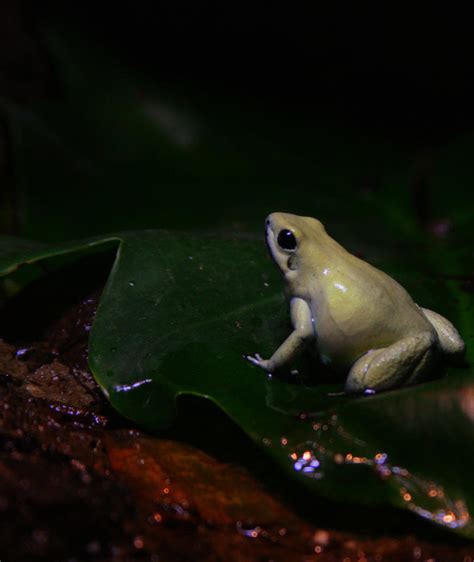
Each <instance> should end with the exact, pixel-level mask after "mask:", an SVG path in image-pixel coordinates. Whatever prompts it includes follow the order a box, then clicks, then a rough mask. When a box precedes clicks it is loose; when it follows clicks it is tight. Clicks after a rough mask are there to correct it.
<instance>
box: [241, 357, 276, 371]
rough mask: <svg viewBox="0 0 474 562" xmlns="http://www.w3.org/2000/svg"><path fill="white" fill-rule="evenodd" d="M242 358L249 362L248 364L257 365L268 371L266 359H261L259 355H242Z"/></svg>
mask: <svg viewBox="0 0 474 562" xmlns="http://www.w3.org/2000/svg"><path fill="white" fill-rule="evenodd" d="M244 358H245V359H247V361H250V363H253V364H254V365H257V367H260V368H262V369H263V370H264V371H267V372H269V371H270V369H269V363H270V361H268V360H267V359H262V357H261V356H260V354H259V353H256V354H255V355H244Z"/></svg>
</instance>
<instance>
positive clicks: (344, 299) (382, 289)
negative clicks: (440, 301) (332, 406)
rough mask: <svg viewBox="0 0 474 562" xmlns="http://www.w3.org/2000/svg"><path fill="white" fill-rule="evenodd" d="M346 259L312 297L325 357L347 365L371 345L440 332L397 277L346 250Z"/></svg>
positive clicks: (323, 280)
mask: <svg viewBox="0 0 474 562" xmlns="http://www.w3.org/2000/svg"><path fill="white" fill-rule="evenodd" d="M343 258H344V259H340V260H337V259H336V260H334V265H333V268H332V270H328V271H327V272H326V274H325V275H324V274H323V276H321V278H320V287H319V288H318V289H316V292H315V294H316V298H314V299H313V301H312V302H313V307H314V310H313V315H314V319H315V323H316V332H317V336H318V349H319V351H320V353H321V355H322V356H324V357H326V358H327V359H328V360H329V361H331V359H332V358H334V357H337V359H338V360H337V363H340V364H341V366H343V367H345V366H346V365H350V364H352V363H353V362H354V361H355V360H356V359H357V358H358V357H360V356H361V355H363V354H364V353H366V352H367V351H369V350H370V349H378V348H382V347H387V346H389V345H391V344H393V343H395V342H396V341H398V340H400V339H402V338H404V337H406V336H409V335H411V334H414V333H419V332H424V331H429V332H434V330H433V327H432V326H431V324H430V323H429V322H428V320H427V319H426V318H425V316H424V315H423V314H422V313H421V311H420V309H419V307H418V306H417V305H416V304H415V303H414V302H413V300H412V298H411V297H410V295H409V294H408V293H407V291H406V290H405V289H404V288H403V287H402V286H401V285H400V284H399V283H398V282H397V281H395V280H394V279H392V278H391V277H389V276H388V275H387V274H386V273H384V272H383V271H380V270H379V269H377V268H375V267H373V266H371V265H370V264H368V263H367V262H364V261H362V260H360V259H359V258H357V257H355V256H353V255H351V254H349V253H348V252H346V251H345V250H344V256H343ZM336 366H337V365H336Z"/></svg>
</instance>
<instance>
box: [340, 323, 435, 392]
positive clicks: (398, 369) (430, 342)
mask: <svg viewBox="0 0 474 562" xmlns="http://www.w3.org/2000/svg"><path fill="white" fill-rule="evenodd" d="M437 354H438V350H437V338H436V335H435V334H433V333H430V332H421V333H419V334H415V335H412V336H408V337H406V338H403V339H401V340H399V341H398V342H396V343H394V344H393V345H390V346H389V347H384V348H382V349H374V350H372V351H369V352H367V353H366V354H365V355H363V356H362V357H360V358H359V359H358V360H357V361H356V362H355V363H354V365H352V368H351V370H350V371H349V376H348V377H347V381H346V386H345V390H346V392H364V391H365V390H368V389H371V390H376V391H378V390H388V389H390V388H395V387H397V386H401V385H405V384H412V383H415V382H418V381H419V380H421V379H423V377H424V376H425V375H426V374H427V373H428V372H429V370H430V369H431V367H432V366H433V364H434V362H435V360H436V356H437Z"/></svg>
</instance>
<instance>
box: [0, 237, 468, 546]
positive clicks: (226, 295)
mask: <svg viewBox="0 0 474 562" xmlns="http://www.w3.org/2000/svg"><path fill="white" fill-rule="evenodd" d="M113 241H116V243H117V244H118V252H117V257H116V261H115V264H114V267H113V270H112V273H111V275H110V278H109V281H108V283H107V286H106V288H105V291H104V293H103V295H102V298H101V302H100V306H99V309H98V312H97V317H96V320H95V323H94V326H93V330H92V334H91V340H90V358H89V360H90V366H91V369H92V371H93V373H94V376H95V377H96V379H97V381H98V382H99V384H100V385H101V387H102V388H103V390H104V392H105V393H106V394H107V396H108V397H109V399H110V401H111V403H112V404H113V405H114V406H115V407H116V408H117V409H118V410H119V411H120V412H121V413H122V414H124V415H125V416H127V417H129V418H130V419H132V420H134V421H135V422H137V423H139V424H141V425H144V426H146V427H148V428H150V429H155V430H156V429H160V428H164V427H166V426H168V425H169V424H171V423H172V422H173V417H174V414H175V406H176V399H177V398H178V397H179V396H180V395H185V394H194V395H198V396H202V397H205V398H208V399H210V400H212V401H213V402H215V403H216V404H217V405H218V406H219V407H220V408H222V410H223V411H224V412H226V414H227V415H228V416H230V417H231V418H232V419H233V420H234V421H235V422H236V423H237V424H238V425H239V426H240V427H241V428H243V429H244V431H245V432H246V433H247V434H248V435H249V436H250V437H251V438H252V439H253V440H254V441H255V442H256V443H257V444H259V445H260V446H261V447H263V448H264V449H265V450H266V451H267V452H268V453H269V454H270V455H271V456H272V457H273V458H274V459H275V461H276V462H277V463H279V464H280V465H281V466H282V467H283V468H284V469H285V470H286V471H287V472H288V474H289V475H291V476H292V477H296V478H299V479H300V481H301V483H302V484H303V485H305V486H307V487H308V488H309V489H311V490H314V491H316V492H318V493H321V494H324V495H327V496H328V497H331V498H336V499H344V500H349V501H354V502H360V503H376V504H378V503H384V502H389V503H391V504H394V505H398V506H402V507H406V508H408V509H410V510H412V511H413V512H414V513H417V514H418V515H420V516H422V517H425V518H427V519H430V520H432V521H434V522H436V523H439V524H441V525H443V526H446V527H448V528H451V529H455V530H457V531H458V532H460V533H462V534H465V535H467V536H470V537H473V536H474V526H473V524H472V521H471V516H470V513H471V512H472V510H473V509H474V485H473V484H472V478H471V474H472V470H473V469H474V460H473V457H472V455H471V451H472V447H473V446H474V443H473V432H472V421H473V417H474V414H473V411H474V378H473V373H472V370H471V369H464V370H459V369H452V370H450V371H449V372H448V373H447V374H446V376H444V377H443V378H441V379H440V380H437V381H434V382H430V383H426V384H422V385H419V386H417V387H413V388H406V389H400V390H396V391H392V392H387V393H383V394H380V395H378V396H371V397H365V398H356V399H354V398H348V397H345V396H343V395H341V393H340V391H341V389H342V384H341V383H340V382H337V381H336V382H334V383H333V384H330V385H327V384H321V383H318V372H317V368H316V367H314V370H315V371H316V372H314V373H313V376H314V378H313V379H312V380H307V379H303V380H306V384H303V383H302V382H301V379H300V382H298V381H297V380H277V379H275V378H272V379H269V378H268V377H267V376H265V374H264V373H262V372H261V371H260V370H258V369H256V368H254V367H253V366H252V365H250V364H248V363H247V362H245V361H244V360H243V358H242V355H243V354H245V353H248V352H254V351H256V350H258V351H260V352H261V353H263V354H265V355H266V354H269V353H270V352H271V351H272V350H273V349H274V348H275V347H276V346H277V345H278V343H279V342H281V341H282V339H283V338H284V337H285V334H286V333H287V331H288V319H287V311H286V305H285V303H284V300H283V297H282V292H281V283H280V279H279V277H278V275H277V272H276V271H275V268H274V267H273V266H272V264H270V262H269V261H268V260H267V259H266V257H265V251H264V247H263V246H264V245H263V244H262V243H261V241H258V240H253V239H244V238H230V237H229V238H226V237H223V236H218V237H212V236H205V237H203V236H195V235H187V234H176V233H171V232H167V231H137V232H129V233H120V234H115V235H110V236H106V237H97V238H95V239H89V240H84V241H79V242H71V243H63V244H61V245H56V246H54V245H49V246H45V245H37V246H36V247H35V244H34V243H33V244H31V245H29V244H27V243H25V242H23V241H16V240H14V239H8V240H6V241H5V246H4V247H3V250H4V251H2V252H1V253H0V256H1V259H0V270H1V272H2V273H8V272H11V271H13V270H14V269H15V268H16V267H17V266H18V265H20V264H22V263H26V262H28V263H31V262H34V261H37V260H41V259H44V258H47V257H52V256H57V255H61V254H67V253H74V252H77V251H81V250H86V249H88V248H90V247H93V246H97V245H100V244H104V243H111V242H113ZM403 282H404V283H405V285H406V286H407V287H408V288H409V289H410V290H411V291H412V292H413V294H414V295H415V296H416V297H417V298H418V301H419V302H420V304H424V305H429V306H433V307H434V308H438V309H440V306H435V305H436V304H439V305H441V303H442V301H443V300H446V299H447V298H449V296H450V295H451V294H452V293H451V291H453V290H454V291H456V292H458V290H457V288H456V286H455V285H453V283H454V282H453V281H449V280H448V281H445V280H443V279H442V278H435V279H434V280H433V279H431V278H429V277H427V276H420V275H419V274H417V272H416V271H413V272H412V274H410V272H408V273H406V274H405V276H404V279H403ZM469 299H470V300H469V302H466V301H465V302H463V303H462V308H463V310H465V311H466V310H469V311H470V312H469V315H468V313H467V312H464V313H463V314H462V317H459V318H452V314H451V319H452V320H454V321H456V323H458V321H460V322H461V324H460V325H459V327H460V329H461V332H462V333H463V335H464V336H465V337H467V339H468V345H469V344H470V346H471V349H472V345H473V341H472V340H473V338H472V333H471V332H470V330H471V331H472V325H471V324H470V321H471V320H470V318H471V317H472V305H473V303H472V298H471V296H470V295H469ZM466 307H470V308H466ZM442 308H443V307H442V306H441V309H442ZM451 311H452V307H451ZM189 423H192V424H199V420H189Z"/></svg>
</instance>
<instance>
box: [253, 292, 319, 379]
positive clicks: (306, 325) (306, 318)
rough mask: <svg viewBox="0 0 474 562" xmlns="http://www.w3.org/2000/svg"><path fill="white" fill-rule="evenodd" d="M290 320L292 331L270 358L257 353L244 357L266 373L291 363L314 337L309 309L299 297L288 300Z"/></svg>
mask: <svg viewBox="0 0 474 562" xmlns="http://www.w3.org/2000/svg"><path fill="white" fill-rule="evenodd" d="M290 313H291V322H292V324H293V332H291V334H290V335H289V336H288V337H287V338H286V340H285V341H284V342H283V343H282V344H281V345H280V347H279V348H278V349H277V350H276V351H275V353H274V354H273V355H272V356H271V357H270V359H262V358H261V357H260V355H259V354H258V353H257V354H255V356H252V355H247V356H246V359H247V360H248V361H250V362H251V363H253V364H254V365H258V366H259V367H261V368H262V369H264V370H265V371H267V372H268V373H271V372H273V371H275V370H278V369H281V368H282V367H284V366H285V365H288V364H289V363H291V362H292V361H293V360H294V359H295V358H296V357H297V356H298V355H299V354H300V353H301V352H302V351H303V349H304V348H305V346H306V344H307V342H308V341H309V340H311V339H312V338H314V336H315V332H314V326H313V318H312V314H311V310H310V308H309V306H308V304H307V302H306V301H305V300H303V299H301V298H296V297H295V298H292V299H291V301H290Z"/></svg>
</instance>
